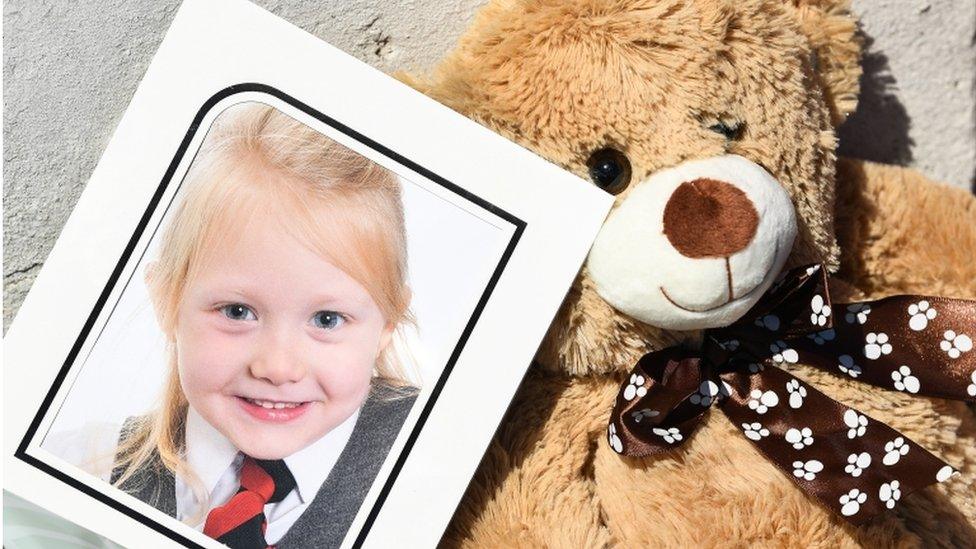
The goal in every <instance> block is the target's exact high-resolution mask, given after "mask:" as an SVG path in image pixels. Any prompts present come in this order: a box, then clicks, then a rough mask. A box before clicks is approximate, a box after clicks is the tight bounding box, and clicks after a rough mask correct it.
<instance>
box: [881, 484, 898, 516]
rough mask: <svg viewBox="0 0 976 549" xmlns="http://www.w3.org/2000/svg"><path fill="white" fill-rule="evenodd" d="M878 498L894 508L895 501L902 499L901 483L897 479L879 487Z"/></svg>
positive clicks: (890, 507)
mask: <svg viewBox="0 0 976 549" xmlns="http://www.w3.org/2000/svg"><path fill="white" fill-rule="evenodd" d="M878 499H880V500H881V503H884V506H885V507H887V508H888V509H894V508H895V503H896V502H897V501H898V500H899V499H901V483H900V482H898V481H897V480H893V481H891V482H886V483H884V484H882V485H881V488H879V489H878Z"/></svg>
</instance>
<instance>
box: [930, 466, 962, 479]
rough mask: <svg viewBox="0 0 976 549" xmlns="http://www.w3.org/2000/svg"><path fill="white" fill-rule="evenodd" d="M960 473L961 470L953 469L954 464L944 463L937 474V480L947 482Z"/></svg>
mask: <svg viewBox="0 0 976 549" xmlns="http://www.w3.org/2000/svg"><path fill="white" fill-rule="evenodd" d="M958 474H959V471H956V470H955V469H953V468H952V466H950V465H943V466H942V468H941V469H939V472H938V473H936V474H935V480H937V481H939V482H945V481H947V480H949V479H950V478H952V477H954V476H956V475H958Z"/></svg>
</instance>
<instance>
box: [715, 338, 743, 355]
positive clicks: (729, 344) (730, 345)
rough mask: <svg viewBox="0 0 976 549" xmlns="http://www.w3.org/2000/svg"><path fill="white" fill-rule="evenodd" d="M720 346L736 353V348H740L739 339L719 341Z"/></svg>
mask: <svg viewBox="0 0 976 549" xmlns="http://www.w3.org/2000/svg"><path fill="white" fill-rule="evenodd" d="M718 346H719V347H721V348H722V349H725V350H726V351H729V352H731V353H734V352H735V351H736V350H738V349H739V340H738V339H730V340H728V341H720V342H719V343H718Z"/></svg>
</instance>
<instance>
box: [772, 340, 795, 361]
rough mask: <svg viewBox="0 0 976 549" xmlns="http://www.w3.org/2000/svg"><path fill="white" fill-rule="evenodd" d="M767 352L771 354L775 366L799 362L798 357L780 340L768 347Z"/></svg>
mask: <svg viewBox="0 0 976 549" xmlns="http://www.w3.org/2000/svg"><path fill="white" fill-rule="evenodd" d="M769 352H771V353H773V362H775V363H776V364H783V363H784V362H785V363H787V364H796V363H797V361H798V360H800V355H799V354H797V352H796V351H795V350H793V349H790V348H789V347H787V346H786V343H785V342H784V341H782V340H779V341H776V342H775V343H773V344H771V345H770V346H769Z"/></svg>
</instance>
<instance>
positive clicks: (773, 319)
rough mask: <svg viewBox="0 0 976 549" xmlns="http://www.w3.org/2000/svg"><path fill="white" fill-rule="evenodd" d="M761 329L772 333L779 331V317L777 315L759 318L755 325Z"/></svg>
mask: <svg viewBox="0 0 976 549" xmlns="http://www.w3.org/2000/svg"><path fill="white" fill-rule="evenodd" d="M753 324H755V325H756V326H759V327H760V328H766V329H767V330H769V331H771V332H775V331H776V330H779V317H778V316H776V315H766V316H764V317H762V318H757V319H756V321H755V322H754V323H753Z"/></svg>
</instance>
